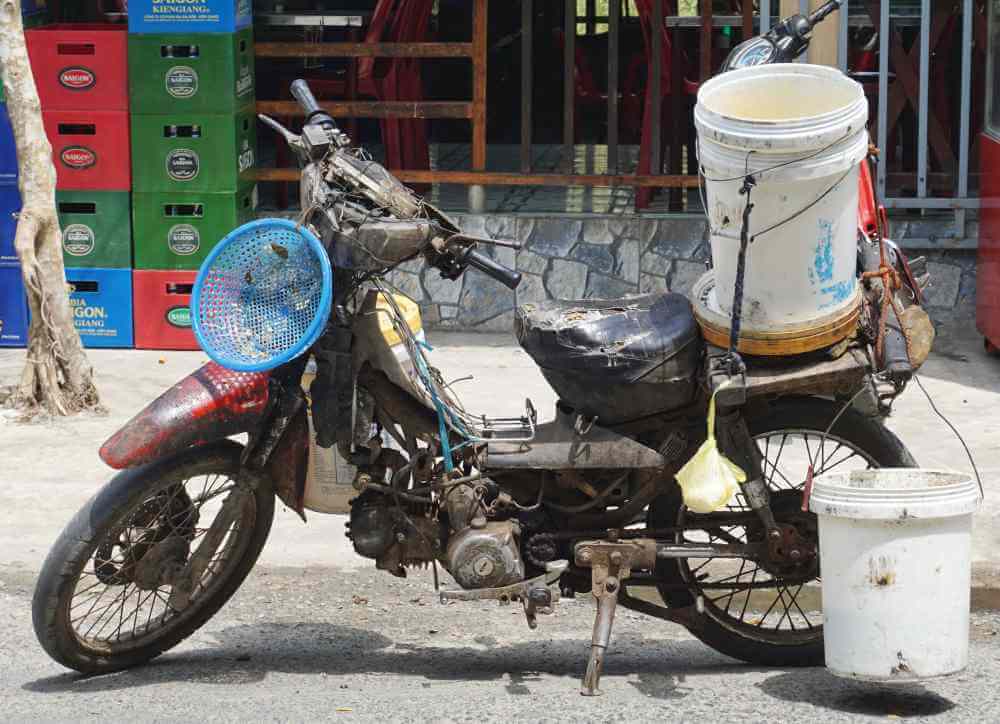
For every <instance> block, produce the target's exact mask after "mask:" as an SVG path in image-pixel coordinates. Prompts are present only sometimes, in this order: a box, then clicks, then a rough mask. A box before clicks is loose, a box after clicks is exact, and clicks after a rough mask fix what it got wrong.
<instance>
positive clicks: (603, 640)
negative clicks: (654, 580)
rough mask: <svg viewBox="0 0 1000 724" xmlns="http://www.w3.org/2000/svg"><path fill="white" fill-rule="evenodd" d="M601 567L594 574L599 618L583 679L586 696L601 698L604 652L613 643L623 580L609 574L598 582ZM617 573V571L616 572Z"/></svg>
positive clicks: (581, 691) (594, 589) (596, 619)
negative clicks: (612, 630) (612, 631)
mask: <svg viewBox="0 0 1000 724" xmlns="http://www.w3.org/2000/svg"><path fill="white" fill-rule="evenodd" d="M598 571H599V567H595V568H594V569H593V572H592V580H593V587H592V589H591V590H592V591H593V594H594V600H596V601H597V617H596V618H595V619H594V635H593V636H592V637H591V639H590V659H589V660H588V661H587V673H586V674H585V675H584V677H583V688H582V689H580V693H581V694H583V695H584V696H600V695H601V694H602V693H603V692H602V691H601V689H600V685H601V670H602V669H603V668H604V652H605V651H607V649H608V644H609V643H610V642H611V626H612V625H613V624H614V622H615V610H616V609H617V608H618V591H619V590H620V589H621V580H620V579H619V577H618V575H612V574H610V573H608V571H606V570H605V571H604V572H605V573H608V575H606V577H604V580H602V581H598V576H599V573H598ZM616 573H617V571H616Z"/></svg>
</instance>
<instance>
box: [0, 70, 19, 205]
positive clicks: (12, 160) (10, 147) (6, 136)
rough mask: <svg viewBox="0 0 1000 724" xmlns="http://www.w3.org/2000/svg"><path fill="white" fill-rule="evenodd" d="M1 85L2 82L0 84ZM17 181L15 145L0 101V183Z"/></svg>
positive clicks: (5, 112)
mask: <svg viewBox="0 0 1000 724" xmlns="http://www.w3.org/2000/svg"><path fill="white" fill-rule="evenodd" d="M0 86H2V84H0ZM16 183H17V147H16V146H15V145H14V129H13V127H12V126H11V125H10V116H8V115H7V104H5V103H0V185H11V184H16Z"/></svg>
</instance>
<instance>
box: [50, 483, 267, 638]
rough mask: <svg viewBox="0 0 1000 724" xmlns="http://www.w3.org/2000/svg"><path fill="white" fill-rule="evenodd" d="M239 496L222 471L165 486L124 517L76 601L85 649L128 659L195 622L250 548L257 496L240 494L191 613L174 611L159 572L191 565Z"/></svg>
mask: <svg viewBox="0 0 1000 724" xmlns="http://www.w3.org/2000/svg"><path fill="white" fill-rule="evenodd" d="M234 490H236V481H235V479H234V477H233V476H232V475H230V474H228V473H222V472H218V471H213V472H208V473H203V474H195V475H191V476H187V477H185V478H183V479H181V480H179V481H168V482H165V483H164V484H162V485H160V486H158V489H157V490H155V491H154V492H152V493H150V494H149V495H147V496H146V497H144V498H143V499H142V500H140V501H138V502H137V503H135V504H133V505H132V506H130V507H129V509H128V510H126V511H124V512H123V513H122V514H121V515H120V516H119V518H118V519H117V520H116V521H115V522H114V524H113V525H112V526H111V528H110V529H109V530H108V531H107V533H105V535H104V536H102V537H101V538H100V539H98V540H96V541H94V542H93V543H92V545H91V548H90V550H89V551H88V554H87V556H86V558H84V559H83V564H82V566H81V568H80V570H79V571H78V573H77V578H76V582H75V584H74V589H73V593H72V596H71V597H70V598H69V601H68V612H67V613H68V619H69V627H70V629H71V631H72V633H73V636H74V637H75V638H76V639H77V641H78V642H79V643H80V645H81V646H83V647H85V648H87V649H90V650H93V651H96V652H99V653H101V654H105V655H106V654H109V653H121V652H124V651H128V650H131V649H135V648H139V647H142V646H145V645H148V644H150V643H152V642H153V641H155V640H157V639H160V638H162V637H163V636H165V635H168V634H169V633H170V632H171V631H173V630H175V629H176V628H177V626H179V625H180V624H182V623H183V622H184V621H186V620H188V619H189V618H191V617H192V616H193V615H195V613H196V612H197V611H198V610H199V609H200V608H201V604H202V603H203V602H205V601H206V600H208V599H210V598H211V597H212V595H213V594H214V593H215V592H216V591H217V590H218V589H219V587H220V586H221V585H222V584H223V583H224V582H225V580H226V579H227V578H228V577H229V575H230V573H231V572H232V570H233V568H234V567H235V566H236V565H238V563H239V561H240V559H241V558H242V556H243V553H244V552H245V550H246V547H247V545H249V540H250V534H251V533H252V531H253V528H254V521H255V517H256V502H255V498H254V496H253V495H251V494H246V493H243V492H242V491H238V492H237V494H239V495H242V501H240V506H239V511H238V512H237V514H236V515H235V517H234V520H233V521H232V523H230V524H229V526H228V527H227V528H226V530H225V533H224V535H223V537H222V539H221V541H220V543H219V545H218V547H217V548H216V549H215V551H214V553H213V555H212V557H211V559H210V561H209V562H208V565H207V566H206V567H205V570H204V571H203V573H202V575H201V577H200V579H199V580H198V581H197V582H196V583H195V585H194V587H193V589H192V591H191V596H190V601H189V603H188V604H187V605H186V606H184V607H183V608H180V610H178V607H175V606H173V605H171V602H170V597H171V593H172V591H173V587H172V586H171V585H169V584H167V583H163V584H161V583H160V581H159V580H157V578H158V577H157V576H155V575H154V574H153V573H151V571H153V567H152V566H153V564H154V563H156V564H164V565H174V566H175V567H176V566H183V564H184V562H185V561H186V560H187V557H188V556H189V554H190V553H191V552H194V551H195V550H196V549H197V547H198V545H199V543H200V541H201V540H202V539H203V536H204V535H205V533H206V532H207V531H208V530H209V528H210V527H211V525H212V522H213V521H214V520H215V518H216V516H217V515H218V514H219V511H220V509H221V507H222V502H223V501H224V500H225V499H226V497H227V496H228V495H230V494H231V493H233V491H234ZM185 498H186V500H185ZM143 577H145V580H143Z"/></svg>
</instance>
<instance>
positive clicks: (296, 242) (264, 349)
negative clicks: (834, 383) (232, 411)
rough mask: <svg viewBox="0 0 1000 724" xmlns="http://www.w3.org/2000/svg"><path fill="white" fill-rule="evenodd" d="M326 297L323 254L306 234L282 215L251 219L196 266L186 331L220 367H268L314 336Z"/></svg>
mask: <svg viewBox="0 0 1000 724" xmlns="http://www.w3.org/2000/svg"><path fill="white" fill-rule="evenodd" d="M332 299H333V271H332V270H331V268H330V260H329V258H328V257H327V254H326V250H325V249H324V248H323V245H322V244H320V242H319V240H318V239H317V238H316V237H315V236H314V235H313V234H312V232H310V231H309V230H308V229H306V228H304V227H302V226H299V225H297V224H295V223H293V222H291V221H288V220H287V219H261V220H259V221H251V222H250V223H249V224H244V225H243V226H241V227H239V228H238V229H236V230H234V231H232V232H230V233H229V235H228V236H226V238H224V239H223V240H222V241H220V242H219V244H218V246H216V247H215V249H213V250H212V253H211V254H209V255H208V258H207V259H205V261H204V263H203V264H202V265H201V269H200V270H199V271H198V278H197V280H196V281H195V285H194V291H193V293H192V295H191V317H192V323H193V326H194V334H195V337H197V339H198V344H200V345H201V348H202V349H203V350H205V352H206V353H207V354H208V356H209V357H211V358H212V359H213V360H214V361H216V362H217V363H219V364H220V365H222V366H223V367H227V368H229V369H232V370H238V371H241V372H261V371H264V370H269V369H273V368H275V367H278V366H279V365H282V364H284V363H285V362H288V361H289V360H291V359H294V358H295V357H298V356H299V355H300V354H302V353H303V352H305V351H306V350H307V349H309V347H311V346H312V344H313V343H314V342H315V341H316V340H317V339H318V338H319V336H320V334H322V332H323V329H324V328H325V327H326V321H327V319H328V317H329V316H330V306H331V301H332Z"/></svg>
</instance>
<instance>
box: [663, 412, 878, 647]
mask: <svg viewBox="0 0 1000 724" xmlns="http://www.w3.org/2000/svg"><path fill="white" fill-rule="evenodd" d="M754 440H755V441H756V443H757V447H758V450H760V453H761V457H762V469H763V472H764V478H765V480H766V482H767V484H768V487H769V488H770V490H771V491H772V508H773V509H774V512H775V518H776V519H777V522H778V523H786V524H792V525H794V526H795V527H796V528H797V529H799V530H800V532H803V533H806V532H808V533H810V534H811V535H813V536H815V526H816V520H815V515H814V514H812V513H802V512H801V510H800V509H799V506H800V503H801V492H802V488H803V486H804V485H805V480H806V474H807V470H808V466H809V465H810V464H812V465H813V468H814V473H813V474H814V475H815V476H818V475H820V474H823V473H827V472H830V471H832V470H834V469H836V470H837V471H845V472H846V471H848V470H857V469H861V470H866V469H870V468H873V467H878V463H877V462H876V461H875V460H874V458H873V457H872V456H871V455H870V454H868V453H867V452H865V451H864V450H862V449H861V448H859V447H858V446H857V445H855V444H854V443H852V442H850V441H848V440H846V439H844V438H842V437H839V436H837V435H828V434H825V433H822V432H818V431H816V430H806V429H796V428H788V429H782V430H777V431H774V432H767V433H763V434H761V435H757V436H755V437H754ZM727 509H728V510H730V511H734V512H742V511H749V510H751V507H750V506H749V504H748V503H747V501H746V499H745V498H744V496H743V493H742V491H740V492H738V493H737V494H736V496H735V498H734V499H733V501H732V502H731V503H730V504H729V505H728V506H727ZM688 516H689V514H688V512H687V509H686V508H685V507H684V506H683V505H682V506H680V507H679V509H678V512H677V523H678V525H685V524H687V522H688V521H689V520H693V519H694V516H691V518H689V517H688ZM762 534H763V526H762V524H760V523H759V522H755V523H753V524H745V525H732V526H730V525H725V526H716V527H715V528H713V529H705V530H698V531H687V532H685V533H679V534H678V535H677V540H678V542H699V543H704V542H712V543H746V542H747V541H748V539H749V540H753V541H759V540H761V536H762ZM813 540H815V541H816V543H817V547H818V538H813ZM679 568H680V572H681V577H682V578H683V579H684V580H685V582H687V583H688V584H689V585H690V587H691V590H692V592H693V593H695V594H696V595H701V596H703V597H704V603H705V613H706V614H707V615H709V616H711V617H712V618H713V619H715V620H716V621H717V622H718V623H720V624H721V625H723V626H725V627H727V628H729V629H731V630H733V631H736V632H737V633H739V634H741V635H744V636H751V637H753V638H756V639H759V640H763V641H768V642H771V643H776V644H791V645H795V644H802V643H805V642H808V641H812V640H820V639H822V635H823V627H822V613H821V607H820V596H819V585H820V576H819V570H818V554H817V559H816V565H815V568H814V569H809V570H808V571H807V572H804V573H800V574H798V575H794V576H789V575H788V574H787V573H785V572H782V571H774V570H767V568H766V567H765V565H763V564H761V563H759V562H758V561H754V560H748V559H743V560H740V561H738V562H737V561H733V560H724V559H686V560H681V561H679Z"/></svg>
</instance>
